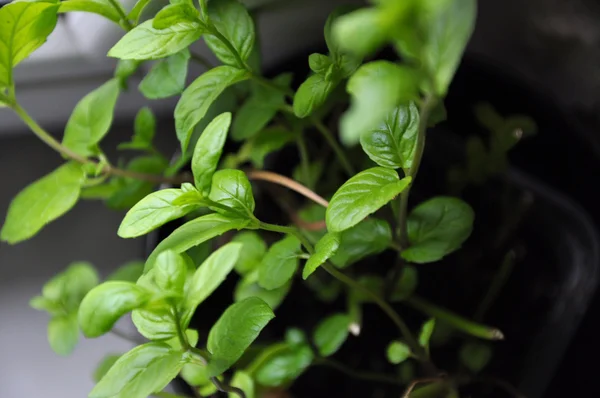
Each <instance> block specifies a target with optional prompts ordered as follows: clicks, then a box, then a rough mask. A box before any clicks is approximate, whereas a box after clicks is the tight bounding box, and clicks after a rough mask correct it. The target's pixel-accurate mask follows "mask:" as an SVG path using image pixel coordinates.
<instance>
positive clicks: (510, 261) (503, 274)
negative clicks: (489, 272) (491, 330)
mask: <svg viewBox="0 0 600 398" xmlns="http://www.w3.org/2000/svg"><path fill="white" fill-rule="evenodd" d="M515 259H516V255H515V252H514V250H510V251H509V252H508V253H506V255H505V256H504V259H503V260H502V265H501V266H500V269H498V271H497V272H496V275H494V279H493V280H492V285H491V286H490V288H489V289H488V291H487V293H486V295H485V297H484V298H483V300H481V303H480V304H479V307H478V308H477V312H475V316H474V318H475V320H477V321H479V320H481V319H483V316H484V315H485V313H486V312H487V310H488V309H489V308H490V306H491V305H492V303H493V302H494V300H496V297H498V294H499V293H500V291H501V290H502V288H503V287H504V285H505V284H506V281H507V280H508V278H509V276H510V274H511V273H512V270H513V268H514V265H515Z"/></svg>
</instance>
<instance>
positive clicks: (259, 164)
mask: <svg viewBox="0 0 600 398" xmlns="http://www.w3.org/2000/svg"><path fill="white" fill-rule="evenodd" d="M293 141H294V135H293V134H292V133H291V132H289V131H288V130H285V129H283V128H281V127H272V128H267V129H265V130H263V131H261V132H260V133H258V134H257V135H255V136H254V137H252V138H251V139H250V141H247V143H249V144H250V155H249V157H250V161H251V162H252V164H253V165H254V167H256V168H259V169H262V168H263V166H264V164H265V158H266V157H267V155H269V154H271V153H273V152H276V151H278V150H280V149H281V148H283V147H284V146H285V145H287V144H289V143H290V142H293Z"/></svg>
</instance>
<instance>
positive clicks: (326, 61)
mask: <svg viewBox="0 0 600 398" xmlns="http://www.w3.org/2000/svg"><path fill="white" fill-rule="evenodd" d="M332 64H333V61H332V60H331V58H329V57H328V56H327V55H323V54H319V53H314V54H310V56H309V57H308V66H309V67H310V69H311V70H312V71H313V72H315V73H318V74H321V75H325V74H326V73H327V70H328V69H329V68H330V67H331V65H332Z"/></svg>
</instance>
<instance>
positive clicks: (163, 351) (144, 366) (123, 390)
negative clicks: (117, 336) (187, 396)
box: [89, 343, 184, 398]
mask: <svg viewBox="0 0 600 398" xmlns="http://www.w3.org/2000/svg"><path fill="white" fill-rule="evenodd" d="M183 364H184V361H183V352H181V351H175V350H173V349H172V348H171V346H169V345H168V344H165V343H147V344H142V345H140V346H137V347H135V348H134V349H133V350H131V351H129V352H127V353H126V354H124V355H123V356H121V357H120V358H119V359H118V360H117V361H116V362H115V364H114V365H113V366H112V367H111V368H110V370H109V371H108V373H106V375H104V377H103V378H102V380H100V382H99V383H98V384H96V386H95V387H94V389H93V390H92V391H91V392H90V394H89V397H90V398H109V397H127V398H146V397H148V396H149V395H151V394H152V393H155V392H160V391H162V389H163V388H165V386H166V385H167V384H169V382H170V381H171V380H173V379H174V378H175V377H176V376H177V374H178V373H179V371H180V370H181V368H182V367H183Z"/></svg>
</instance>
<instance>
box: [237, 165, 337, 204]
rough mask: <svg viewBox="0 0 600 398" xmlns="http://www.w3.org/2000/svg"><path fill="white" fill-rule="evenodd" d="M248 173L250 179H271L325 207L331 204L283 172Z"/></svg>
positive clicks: (261, 171) (270, 180)
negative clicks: (283, 174) (282, 173)
mask: <svg viewBox="0 0 600 398" xmlns="http://www.w3.org/2000/svg"><path fill="white" fill-rule="evenodd" d="M246 174H247V175H248V178H249V179H250V180H261V181H269V182H272V183H274V184H278V185H281V186H284V187H286V188H289V189H291V190H292V191H295V192H298V193H299V194H300V195H302V196H304V197H306V198H308V199H310V200H312V201H313V202H315V203H317V204H320V205H321V206H323V207H327V206H329V202H328V201H326V200H325V199H323V198H322V197H321V196H319V195H317V194H316V193H315V192H313V191H311V190H310V189H309V188H307V187H305V186H304V185H302V184H300V183H299V182H297V181H294V180H292V179H291V178H288V177H285V176H282V175H281V174H277V173H273V172H271V171H263V170H260V171H249V172H247V173H246Z"/></svg>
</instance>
